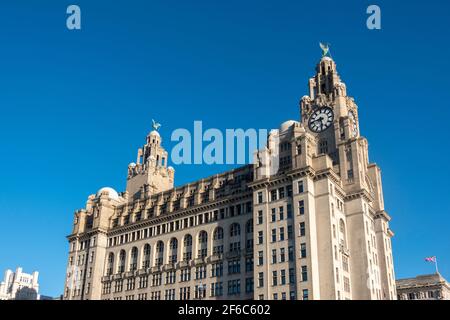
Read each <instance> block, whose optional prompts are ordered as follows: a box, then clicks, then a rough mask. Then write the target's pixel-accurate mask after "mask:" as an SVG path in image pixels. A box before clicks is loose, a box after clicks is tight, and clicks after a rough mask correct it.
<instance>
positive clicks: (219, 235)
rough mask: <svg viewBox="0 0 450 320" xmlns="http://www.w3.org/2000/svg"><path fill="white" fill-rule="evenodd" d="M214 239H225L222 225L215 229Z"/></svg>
mask: <svg viewBox="0 0 450 320" xmlns="http://www.w3.org/2000/svg"><path fill="white" fill-rule="evenodd" d="M213 239H214V240H222V239H223V228H222V227H217V228H216V229H215V230H214V234H213Z"/></svg>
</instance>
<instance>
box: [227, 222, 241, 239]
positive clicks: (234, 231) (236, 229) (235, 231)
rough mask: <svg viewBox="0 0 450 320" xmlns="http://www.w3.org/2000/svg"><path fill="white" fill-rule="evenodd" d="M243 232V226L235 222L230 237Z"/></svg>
mask: <svg viewBox="0 0 450 320" xmlns="http://www.w3.org/2000/svg"><path fill="white" fill-rule="evenodd" d="M240 234H241V226H240V225H239V224H238V223H233V224H232V225H231V227H230V237H235V236H238V235H240Z"/></svg>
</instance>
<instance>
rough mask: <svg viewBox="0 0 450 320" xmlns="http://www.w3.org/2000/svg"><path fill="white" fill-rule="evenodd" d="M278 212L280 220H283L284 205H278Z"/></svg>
mask: <svg viewBox="0 0 450 320" xmlns="http://www.w3.org/2000/svg"><path fill="white" fill-rule="evenodd" d="M279 212H280V213H279V216H280V220H284V207H280V208H279Z"/></svg>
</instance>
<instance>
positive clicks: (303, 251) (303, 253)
mask: <svg viewBox="0 0 450 320" xmlns="http://www.w3.org/2000/svg"><path fill="white" fill-rule="evenodd" d="M300 258H306V243H302V244H300Z"/></svg>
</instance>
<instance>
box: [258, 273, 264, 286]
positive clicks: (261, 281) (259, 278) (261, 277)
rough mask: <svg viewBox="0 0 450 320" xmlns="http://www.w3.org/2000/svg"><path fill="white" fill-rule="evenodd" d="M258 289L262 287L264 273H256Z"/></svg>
mask: <svg viewBox="0 0 450 320" xmlns="http://www.w3.org/2000/svg"><path fill="white" fill-rule="evenodd" d="M258 287H259V288H262V287H264V272H260V273H258Z"/></svg>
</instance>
